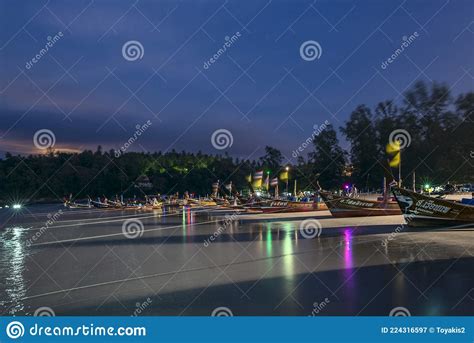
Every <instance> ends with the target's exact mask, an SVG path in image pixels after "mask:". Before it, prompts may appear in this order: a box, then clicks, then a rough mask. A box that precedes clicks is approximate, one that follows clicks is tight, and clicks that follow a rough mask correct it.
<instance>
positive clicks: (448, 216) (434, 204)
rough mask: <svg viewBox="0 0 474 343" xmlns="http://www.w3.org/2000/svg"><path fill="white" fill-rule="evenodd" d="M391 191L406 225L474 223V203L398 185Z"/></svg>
mask: <svg viewBox="0 0 474 343" xmlns="http://www.w3.org/2000/svg"><path fill="white" fill-rule="evenodd" d="M392 192H393V194H394V195H395V198H396V199H397V202H398V204H399V205H400V208H401V210H402V212H403V215H404V217H405V220H406V222H407V225H408V226H413V227H420V226H445V225H449V226H451V225H466V226H467V225H474V205H470V204H469V203H470V201H465V203H461V202H456V201H453V200H446V199H440V198H435V197H430V196H427V195H423V194H419V193H415V192H413V191H409V190H407V189H404V188H398V187H394V188H392ZM466 200H468V199H466Z"/></svg>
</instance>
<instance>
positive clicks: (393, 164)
mask: <svg viewBox="0 0 474 343" xmlns="http://www.w3.org/2000/svg"><path fill="white" fill-rule="evenodd" d="M399 164H400V152H398V153H397V154H396V155H395V156H393V158H392V159H391V160H390V162H389V165H390V167H398V165H399Z"/></svg>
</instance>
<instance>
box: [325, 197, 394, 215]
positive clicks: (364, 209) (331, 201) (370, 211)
mask: <svg viewBox="0 0 474 343" xmlns="http://www.w3.org/2000/svg"><path fill="white" fill-rule="evenodd" d="M319 195H320V196H321V198H322V199H323V200H324V202H325V203H326V205H327V207H328V209H329V211H330V212H331V214H332V215H333V216H334V217H336V218H346V217H368V216H390V215H396V214H401V211H400V207H399V206H398V204H397V202H396V201H391V200H390V199H387V200H385V201H384V200H366V199H360V198H351V197H348V196H340V195H335V194H332V193H330V192H325V191H319Z"/></svg>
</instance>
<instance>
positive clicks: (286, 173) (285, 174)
mask: <svg viewBox="0 0 474 343" xmlns="http://www.w3.org/2000/svg"><path fill="white" fill-rule="evenodd" d="M280 180H282V181H285V180H288V172H287V171H284V172H281V173H280Z"/></svg>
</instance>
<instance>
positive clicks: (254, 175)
mask: <svg viewBox="0 0 474 343" xmlns="http://www.w3.org/2000/svg"><path fill="white" fill-rule="evenodd" d="M262 178H263V170H260V171H258V172H255V174H253V179H254V180H259V179H260V180H262Z"/></svg>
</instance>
